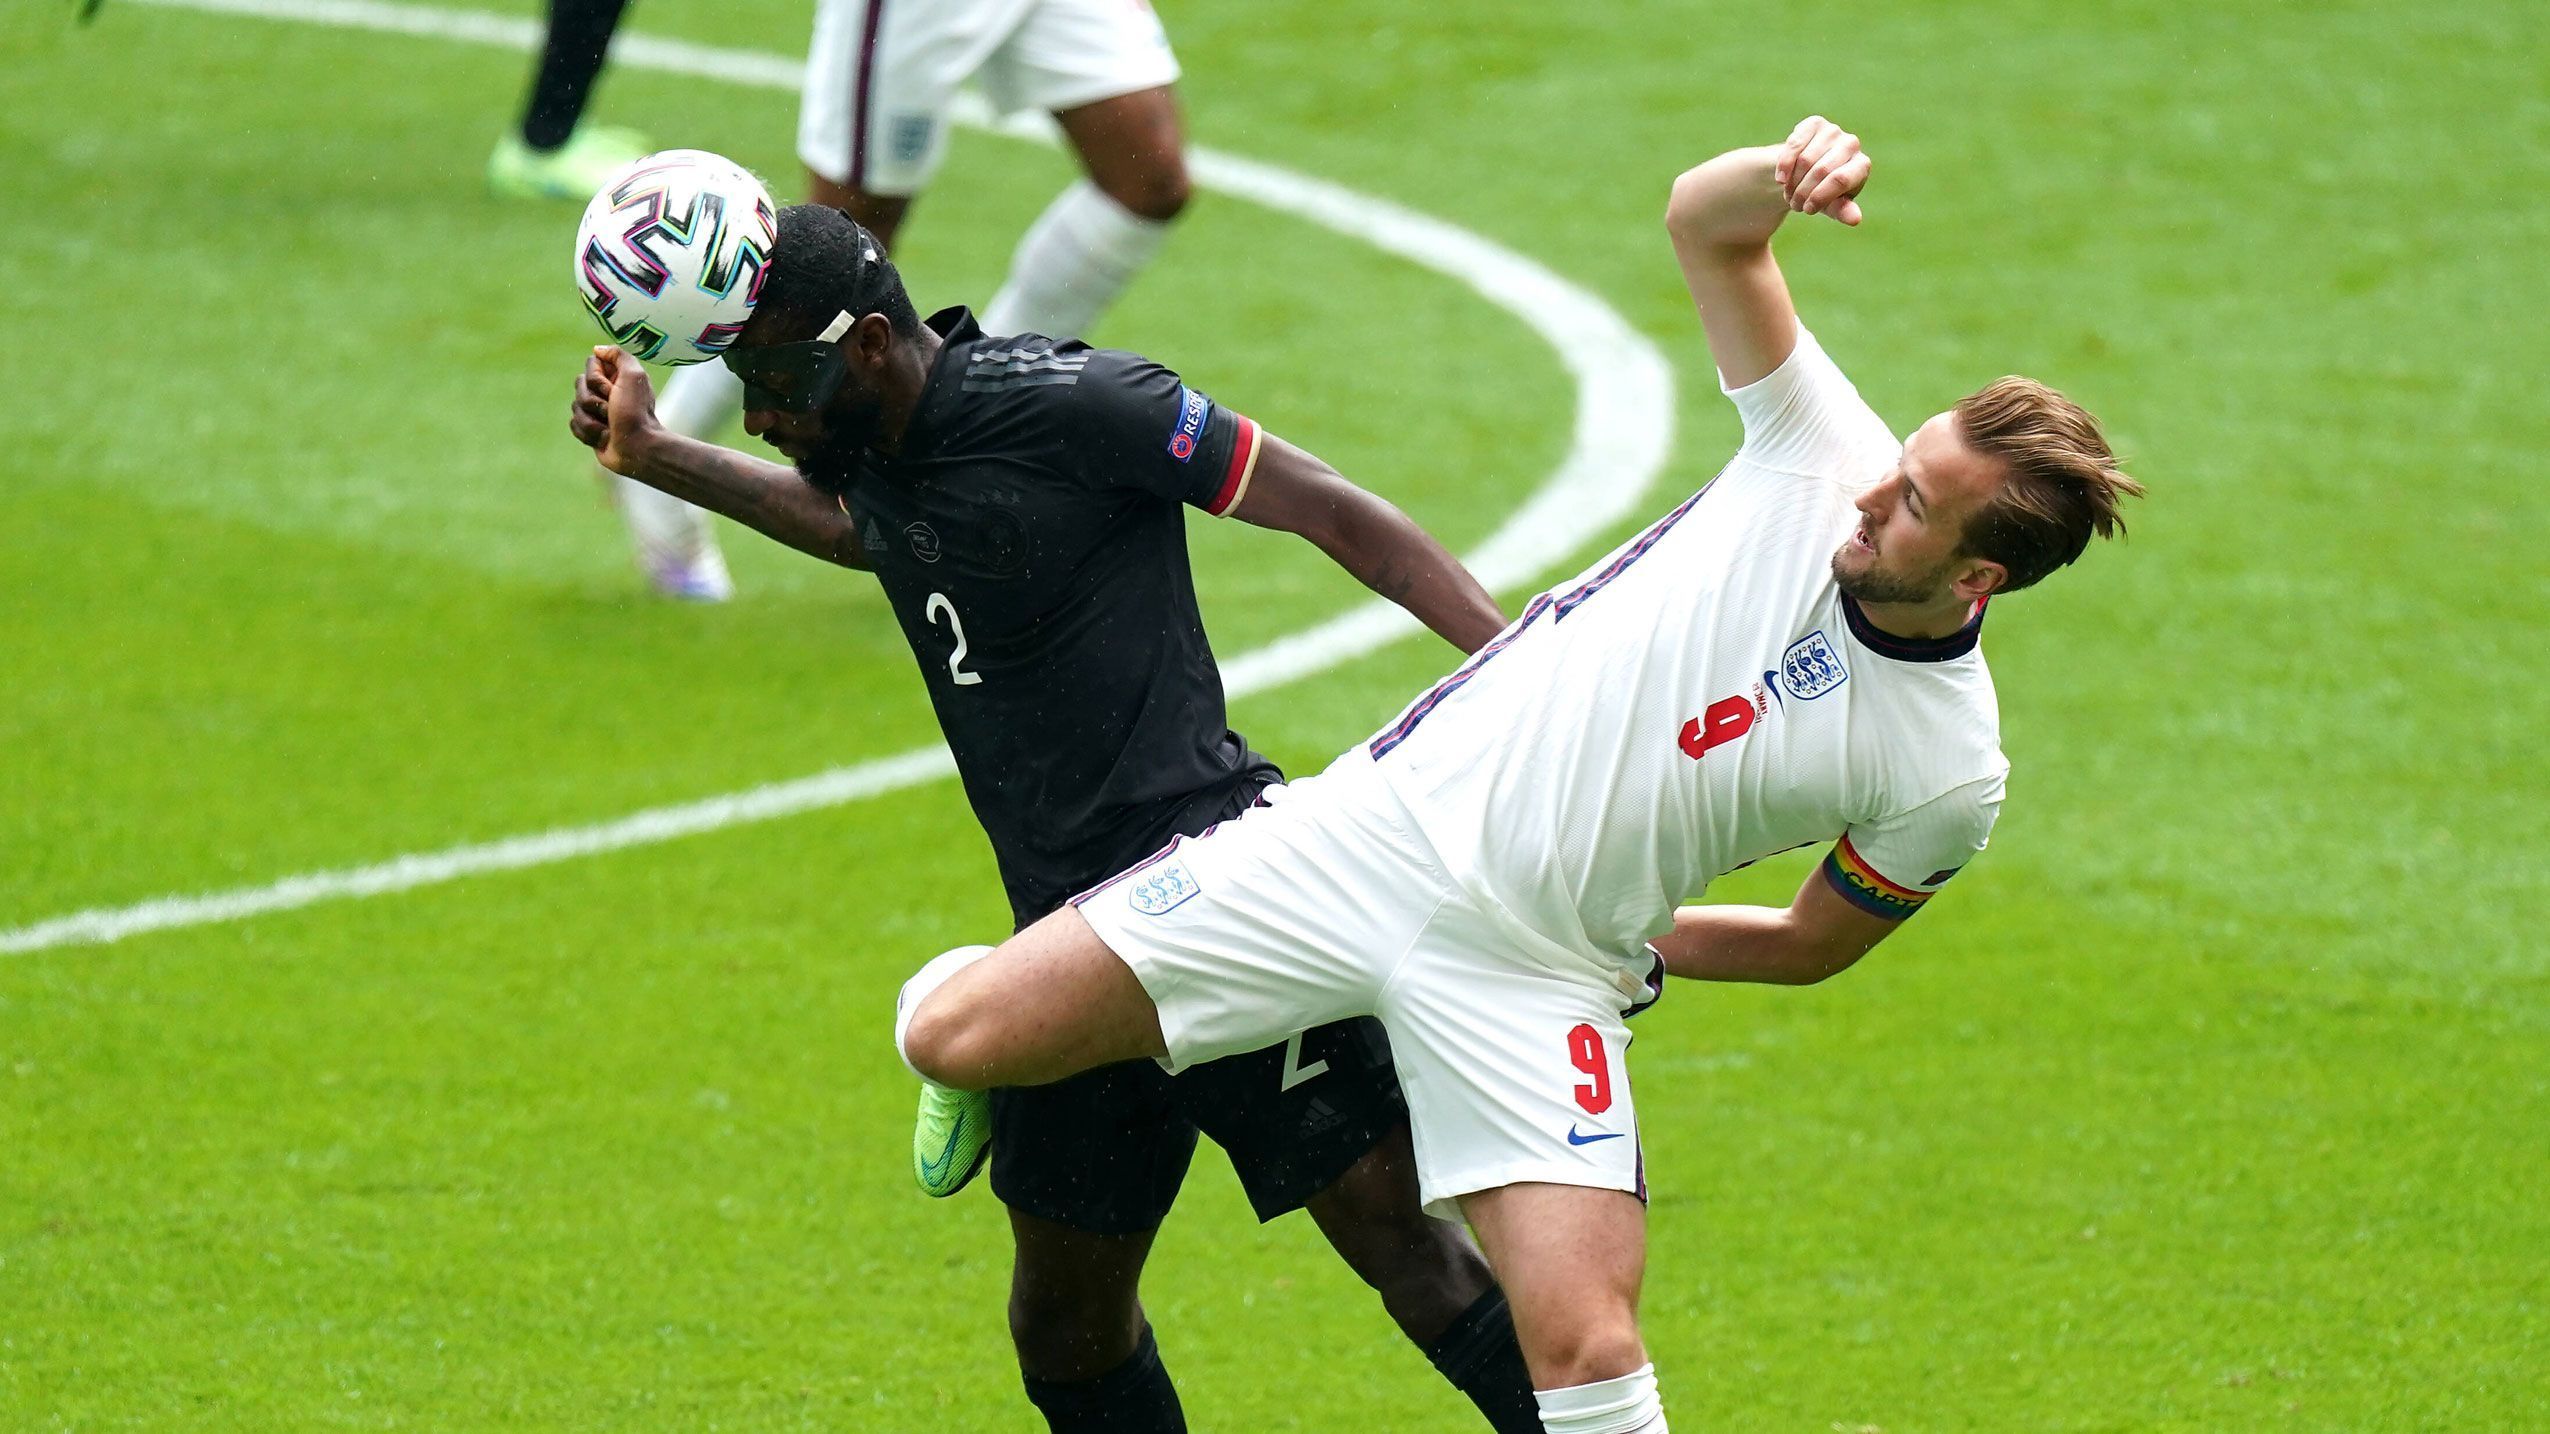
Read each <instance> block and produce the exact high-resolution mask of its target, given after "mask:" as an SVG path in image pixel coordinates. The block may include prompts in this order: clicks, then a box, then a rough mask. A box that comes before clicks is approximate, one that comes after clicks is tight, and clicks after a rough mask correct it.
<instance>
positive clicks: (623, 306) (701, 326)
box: [576, 149, 779, 364]
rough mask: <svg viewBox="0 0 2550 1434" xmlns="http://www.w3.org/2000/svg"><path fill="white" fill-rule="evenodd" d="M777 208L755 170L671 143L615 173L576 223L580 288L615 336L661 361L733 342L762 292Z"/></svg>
mask: <svg viewBox="0 0 2550 1434" xmlns="http://www.w3.org/2000/svg"><path fill="white" fill-rule="evenodd" d="M778 237H779V210H778V208H777V207H776V206H775V205H773V204H772V203H771V202H770V191H769V190H768V189H766V188H764V187H763V185H762V182H761V181H760V180H758V179H755V178H754V177H753V175H752V171H750V170H748V169H746V168H744V167H743V166H742V165H740V164H737V163H736V162H735V161H733V160H731V159H728V158H726V157H725V156H724V155H720V154H710V153H709V152H708V151H706V150H703V149H668V150H665V151H664V152H662V153H661V154H650V155H648V156H646V157H645V158H644V159H640V160H636V161H634V162H632V163H630V164H629V165H628V166H627V167H626V168H624V169H622V170H621V171H620V172H619V173H617V174H614V175H612V176H611V178H610V181H609V182H608V183H606V184H604V185H603V186H602V189H601V192H600V193H598V194H595V195H594V196H593V202H592V203H590V204H588V205H586V206H585V207H584V222H583V223H582V224H580V225H578V226H576V289H577V291H578V292H579V293H581V294H582V295H583V296H584V307H585V309H586V310H587V311H588V312H590V313H591V314H592V315H593V317H594V320H595V322H597V323H599V324H601V325H602V327H603V329H604V331H605V332H607V333H609V334H610V335H611V340H612V342H614V343H616V344H618V345H619V346H620V347H621V348H623V349H626V350H627V351H628V352H630V353H632V354H634V355H636V356H637V357H639V358H641V359H647V360H651V361H653V362H657V363H669V364H685V363H699V362H701V361H702V360H705V359H713V358H715V357H717V356H718V355H719V354H722V353H724V352H726V347H727V345H729V344H731V343H733V342H734V341H735V335H737V334H739V333H741V332H743V329H744V321H745V320H746V319H749V318H751V317H752V316H753V305H755V304H757V303H759V302H761V285H762V278H763V276H764V275H765V274H766V273H767V272H768V271H769V268H770V250H771V245H772V244H773V243H775V242H776V241H777V239H778Z"/></svg>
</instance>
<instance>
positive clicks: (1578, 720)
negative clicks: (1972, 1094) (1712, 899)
mask: <svg viewBox="0 0 2550 1434" xmlns="http://www.w3.org/2000/svg"><path fill="white" fill-rule="evenodd" d="M1728 396H1729V397H1730V398H1732V399H1733V400H1734V401H1735V406H1736V409H1737V411H1738V412H1739V413H1740V414H1741V415H1742V416H1743V419H1744V445H1743V447H1742V448H1741V449H1740V450H1739V451H1738V452H1737V453H1736V456H1735V458H1734V459H1733V460H1732V461H1731V462H1729V463H1728V464H1727V466H1726V468H1725V470H1724V471H1722V472H1721V473H1720V474H1719V475H1718V477H1717V478H1716V480H1715V481H1713V482H1711V483H1710V484H1709V486H1708V487H1706V488H1704V489H1702V490H1701V491H1700V492H1698V493H1696V494H1694V495H1692V497H1691V498H1689V499H1687V500H1685V501H1684V503H1683V504H1682V505H1681V506H1680V507H1678V508H1676V509H1674V510H1673V511H1672V512H1671V513H1668V514H1666V515H1665V516H1664V517H1663V518H1662V519H1660V520H1658V521H1657V522H1656V523H1655V524H1654V526H1652V527H1650V528H1648V529H1647V531H1645V532H1644V533H1641V534H1640V535H1639V536H1638V537H1637V538H1635V539H1633V540H1632V541H1630V542H1629V543H1628V544H1626V545H1624V546H1623V547H1621V548H1620V549H1618V550H1617V551H1615V552H1613V553H1612V554H1611V555H1610V556H1609V557H1607V558H1605V559H1604V560H1603V561H1602V562H1600V563H1598V564H1596V565H1595V566H1594V567H1592V568H1590V569H1588V570H1587V571H1586V572H1584V573H1583V574H1581V575H1580V576H1579V577H1577V578H1576V579H1575V580H1574V581H1572V582H1570V583H1567V584H1565V585H1563V586H1560V587H1556V588H1552V589H1551V590H1549V591H1548V592H1545V593H1542V594H1541V595H1540V596H1538V597H1535V598H1533V599H1532V601H1531V603H1530V604H1529V605H1528V606H1527V607H1526V608H1525V609H1524V611H1523V615H1522V616H1521V617H1519V618H1517V619H1516V620H1515V622H1514V624H1513V625H1512V626H1511V627H1509V628H1507V629H1506V630H1505V632H1504V633H1503V634H1502V635H1500V636H1499V637H1498V638H1497V639H1496V640H1495V641H1494V642H1492V643H1490V644H1488V646H1486V647H1485V648H1483V649H1481V650H1480V651H1479V652H1478V653H1477V654H1476V655H1475V656H1474V657H1472V658H1471V659H1470V661H1469V662H1468V663H1466V664H1464V665H1463V666H1462V667H1461V668H1460V669H1459V670H1457V671H1455V672H1454V673H1453V674H1452V675H1451V676H1449V677H1447V678H1445V679H1444V680H1443V681H1442V682H1440V683H1438V684H1436V686H1435V687H1434V688H1433V689H1432V690H1431V691H1429V692H1427V693H1426V694H1425V695H1424V696H1422V697H1420V698H1418V699H1417V700H1416V701H1415V702H1414V703H1412V704H1410V705H1409V706H1408V708H1407V709H1406V710H1405V711H1403V712H1402V713H1401V714H1400V715H1399V717H1398V719H1397V720H1395V721H1393V722H1392V723H1391V724H1390V725H1389V726H1387V727H1385V728H1383V729H1382V730H1381V732H1380V733H1379V734H1378V735H1376V736H1375V737H1374V738H1373V739H1372V740H1371V741H1370V742H1368V743H1366V744H1365V745H1364V746H1363V747H1362V748H1359V749H1357V751H1356V752H1354V753H1350V754H1348V757H1347V758H1346V759H1344V760H1342V761H1341V762H1340V763H1339V766H1340V767H1341V768H1347V769H1351V768H1353V767H1355V766H1357V765H1359V764H1361V763H1363V762H1365V761H1369V762H1371V763H1372V764H1373V768H1372V769H1373V771H1374V772H1376V773H1377V774H1378V775H1379V776H1380V777H1382V778H1383V779H1384V780H1385V781H1386V782H1387V783H1388V785H1389V786H1390V788H1391V789H1392V791H1393V792H1394V793H1395V794H1396V795H1397V797H1398V799H1399V801H1400V803H1401V804H1403V805H1404V806H1405V807H1406V808H1407V809H1408V812H1409V813H1410V815H1411V816H1412V817H1413V818H1414V819H1415V821H1416V823H1417V825H1418V827H1419V828H1420V830H1421V832H1422V834H1423V836H1424V838H1425V840H1426V841H1427V843H1428V844H1429V845H1431V846H1432V847H1433V848H1434V850H1435V851H1436V853H1437V854H1438V855H1440V856H1441V857H1442V859H1443V860H1444V862H1445V863H1446V865H1447V866H1448V867H1449V869H1450V870H1449V874H1450V875H1452V876H1454V877H1455V878H1456V879H1458V880H1460V881H1461V882H1462V883H1463V885H1465V886H1466V887H1468V888H1470V889H1472V890H1474V891H1476V892H1478V893H1479V894H1480V895H1481V896H1483V897H1485V898H1487V899H1489V900H1490V901H1492V902H1494V903H1495V904H1496V905H1498V906H1500V907H1502V908H1504V910H1505V912H1506V913H1507V914H1508V915H1510V916H1511V917H1513V918H1514V921H1515V924H1516V926H1517V927H1518V928H1520V930H1521V932H1523V933H1527V934H1528V936H1531V937H1538V938H1543V940H1545V941H1547V942H1549V943H1552V944H1554V945H1555V946H1556V947H1557V948H1559V949H1560V950H1562V951H1564V952H1567V953H1575V954H1578V955H1579V956H1580V959H1581V956H1584V955H1590V956H1593V957H1595V958H1596V959H1598V960H1601V961H1605V962H1607V963H1613V964H1614V965H1615V966H1616V967H1617V966H1623V965H1627V964H1629V963H1630V962H1632V961H1633V960H1634V959H1635V958H1636V957H1637V955H1638V953H1639V952H1640V949H1641V947H1642V946H1643V944H1644V943H1645V942H1646V941H1647V940H1648V939H1649V938H1651V937H1653V936H1655V935H1656V934H1657V933H1659V932H1662V931H1664V930H1665V929H1667V928H1668V927H1669V926H1670V925H1671V924H1672V917H1673V908H1674V906H1675V905H1676V904H1677V903H1678V902H1680V901H1682V900H1686V899H1688V898H1691V897H1694V896H1697V895H1698V894H1699V893H1700V892H1701V891H1702V890H1703V889H1704V888H1706V887H1707V885H1708V884H1709V882H1710V881H1712V880H1714V879H1715V878H1716V877H1718V876H1719V875H1720V874H1721V873H1724V872H1728V871H1732V870H1734V869H1735V868H1737V867H1740V866H1744V865H1746V864H1748V863H1750V862H1754V861H1758V860H1760V859H1762V858H1763V857H1766V856H1770V855H1772V854H1774V853H1777V852H1783V851H1788V850H1790V849H1792V848H1796V847H1803V846H1811V845H1821V844H1825V843H1836V845H1835V846H1834V848H1833V850H1832V852H1831V854H1830V855H1829V856H1828V858H1827V860H1826V863H1825V868H1824V875H1825V878H1826V879H1828V880H1830V881H1831V882H1832V883H1833V884H1834V886H1835V887H1836V888H1837V889H1839V890H1840V891H1841V892H1842V893H1843V894H1844V895H1845V896H1848V897H1849V898H1851V899H1852V900H1853V901H1854V902H1855V903H1857V904H1858V905H1860V906H1861V907H1863V908H1864V909H1867V910H1870V911H1873V912H1876V913H1878V914H1880V915H1885V916H1890V917H1901V916H1908V915H1910V914H1911V913H1912V912H1913V911H1914V910H1917V909H1918V908H1919V907H1920V905H1921V904H1922V903H1923V902H1924V901H1926V900H1928V899H1929V896H1930V894H1931V893H1932V892H1934V891H1936V890H1937V889H1938V888H1939V887H1940V885H1941V884H1942V883H1944V882H1946V881H1947V880H1948V878H1950V877H1951V876H1954V875H1955V874H1956V872H1957V870H1958V868H1960V867H1962V866H1964V865H1965V864H1966V862H1967V861H1968V860H1969V859H1970V858H1972V857H1973V856H1974V854H1975V853H1976V852H1978V851H1980V850H1981V849H1982V848H1983V845H1984V840H1985V838H1986V836H1987V835H1988V834H1989V833H1990V831H1991V828H1992V821H1993V816H1994V814H1995V812H1996V811H1997V810H1998V808H1999V806H2000V802H2001V794H2002V784H2003V779H2004V777H2005V775H2006V774H2007V772H2008V770H2009V763H2008V762H2007V761H2006V760H2005V759H2004V758H2003V757H2002V755H2001V736H2000V714H1999V709H1998V707H1997V705H1996V703H1995V701H1994V697H1993V691H1992V677H1991V674H1990V673H1989V672H1988V671H1987V670H1986V669H1985V667H1984V661H1983V654H1982V651H1981V649H1980V647H1979V645H1978V641H1979V637H1980V629H1981V625H1982V620H1983V619H1982V615H1981V613H1979V612H1978V613H1977V615H1976V617H1975V620H1974V622H1972V623H1970V624H1968V626H1967V627H1966V629H1965V630H1964V631H1962V632H1960V633H1958V634H1956V635H1955V636H1953V637H1949V638H1944V639H1939V640H1936V641H1909V640H1906V639H1902V638H1896V637H1890V636H1888V635H1887V634H1885V633H1882V632H1879V631H1877V630H1876V628H1875V627H1874V626H1873V625H1871V624H1870V623H1868V622H1867V621H1866V619H1865V618H1864V617H1862V616H1861V614H1860V612H1859V610H1858V605H1857V604H1856V603H1854V602H1852V601H1851V600H1850V599H1848V598H1846V597H1844V596H1843V595H1842V593H1841V591H1840V590H1839V589H1838V588H1837V587H1836V586H1835V585H1834V581H1833V573H1832V557H1833V551H1834V549H1835V548H1836V547H1838V546H1839V545H1840V544H1841V543H1842V541H1843V540H1844V539H1845V538H1846V537H1847V536H1848V535H1849V534H1850V532H1851V531H1852V530H1853V528H1855V527H1856V526H1857V525H1858V522H1859V515H1858V513H1857V511H1856V510H1855V509H1854V508H1853V507H1852V500H1853V499H1854V498H1856V497H1858V496H1859V495H1860V494H1861V493H1863V492H1865V491H1866V490H1867V489H1868V488H1870V487H1872V486H1874V485H1875V484H1876V483H1878V482H1880V481H1882V480H1883V479H1884V478H1885V477H1886V475H1887V473H1888V472H1889V471H1890V470H1891V469H1892V468H1893V466H1894V464H1895V460H1896V458H1897V456H1898V455H1899V454H1900V452H1901V450H1902V444H1901V443H1900V442H1898V441H1897V440H1896V438H1895V436H1894V435H1893V434H1892V433H1890V432H1889V431H1888V430H1887V428H1886V425H1885V423H1884V421H1883V420H1881V419H1880V418H1878V416H1877V415H1876V414H1875V413H1874V412H1873V411H1871V410H1870V409H1869V407H1868V405H1867V404H1866V403H1865V402H1863V401H1862V400H1861V399H1860V396H1859V392H1858V390H1857V389H1855V388H1853V387H1852V386H1851V383H1850V381H1849V380H1848V379H1847V378H1845V377H1844V376H1843V375H1842V373H1841V371H1840V370H1839V369H1838V368H1836V367H1835V366H1834V364H1833V361H1832V360H1831V359H1830V358H1828V357H1826V356H1825V353H1824V350H1823V348H1822V347H1821V346H1820V345H1818V344H1817V343H1816V341H1815V338H1814V336H1813V335H1812V334H1809V333H1807V332H1806V331H1805V330H1804V329H1803V328H1801V329H1800V330H1799V332H1798V340H1797V349H1796V351H1795V352H1794V353H1792V354H1791V355H1790V356H1789V358H1788V360H1787V362H1785V363H1783V364H1782V365H1781V366H1780V367H1779V368H1778V370H1776V371H1775V372H1773V373H1771V374H1770V375H1769V376H1767V377H1765V378H1763V379H1761V380H1760V381H1759V382H1756V383H1752V384H1749V385H1747V386H1745V387H1744V388H1741V389H1735V390H1732V391H1730V392H1729V394H1728ZM1340 775H1345V773H1343V772H1341V773H1340ZM1526 944H1528V945H1531V946H1534V947H1540V946H1541V945H1542V941H1528V940H1527V942H1526Z"/></svg>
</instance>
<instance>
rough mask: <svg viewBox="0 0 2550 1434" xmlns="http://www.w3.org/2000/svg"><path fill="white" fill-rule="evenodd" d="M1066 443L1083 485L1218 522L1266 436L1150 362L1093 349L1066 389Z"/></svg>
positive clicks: (1242, 492) (1242, 490)
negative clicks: (1122, 491) (1148, 497)
mask: <svg viewBox="0 0 2550 1434" xmlns="http://www.w3.org/2000/svg"><path fill="white" fill-rule="evenodd" d="M1070 424H1071V430H1072V431H1071V434H1070V438H1071V442H1072V446H1073V447H1074V449H1075V450H1076V451H1078V452H1079V453H1080V454H1081V455H1082V458H1081V463H1082V467H1083V468H1084V470H1085V471H1086V472H1087V474H1088V477H1089V481H1091V482H1092V483H1095V484H1098V485H1101V486H1106V487H1121V488H1137V489H1140V490H1142V491H1144V492H1147V493H1152V494H1155V495H1157V496H1159V497H1162V498H1167V499H1169V500H1171V501H1172V502H1178V503H1191V504H1193V505H1194V506H1196V507H1198V508H1201V509H1203V510H1204V511H1205V512H1207V513H1210V514H1212V515H1213V516H1215V517H1217V518H1219V517H1223V516H1226V515H1228V514H1229V513H1230V511H1231V510H1232V509H1233V508H1236V507H1238V506H1239V502H1240V499H1241V498H1243V497H1245V496H1247V493H1248V482H1249V477H1250V475H1251V474H1253V473H1254V472H1255V471H1256V469H1257V459H1258V450H1259V449H1260V447H1262V446H1263V444H1264V441H1265V436H1264V434H1262V433H1261V432H1260V431H1259V430H1258V426H1257V424H1256V423H1255V422H1253V421H1251V420H1250V419H1249V418H1247V417H1246V416H1244V415H1242V414H1240V413H1237V412H1234V411H1233V410H1231V409H1228V408H1225V407H1223V406H1222V405H1221V404H1218V403H1215V402H1214V401H1213V400H1212V398H1211V397H1209V396H1208V395H1206V394H1205V393H1204V391H1203V390H1201V389H1196V388H1190V387H1188V386H1187V385H1186V383H1185V382H1184V381H1182V380H1181V379H1180V378H1179V377H1178V376H1177V374H1176V373H1174V372H1172V371H1171V370H1169V369H1166V368H1163V367H1161V366H1160V365H1158V364H1156V363H1153V362H1152V361H1150V360H1149V359H1146V358H1142V357H1140V356H1138V355H1135V354H1128V353H1121V352H1117V351H1114V350H1110V349H1098V350H1093V351H1092V352H1091V353H1090V356H1089V363H1088V365H1087V367H1086V368H1085V369H1084V370H1083V371H1082V373H1081V375H1080V382H1079V383H1077V384H1076V385H1074V386H1073V398H1072V403H1071V417H1070Z"/></svg>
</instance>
